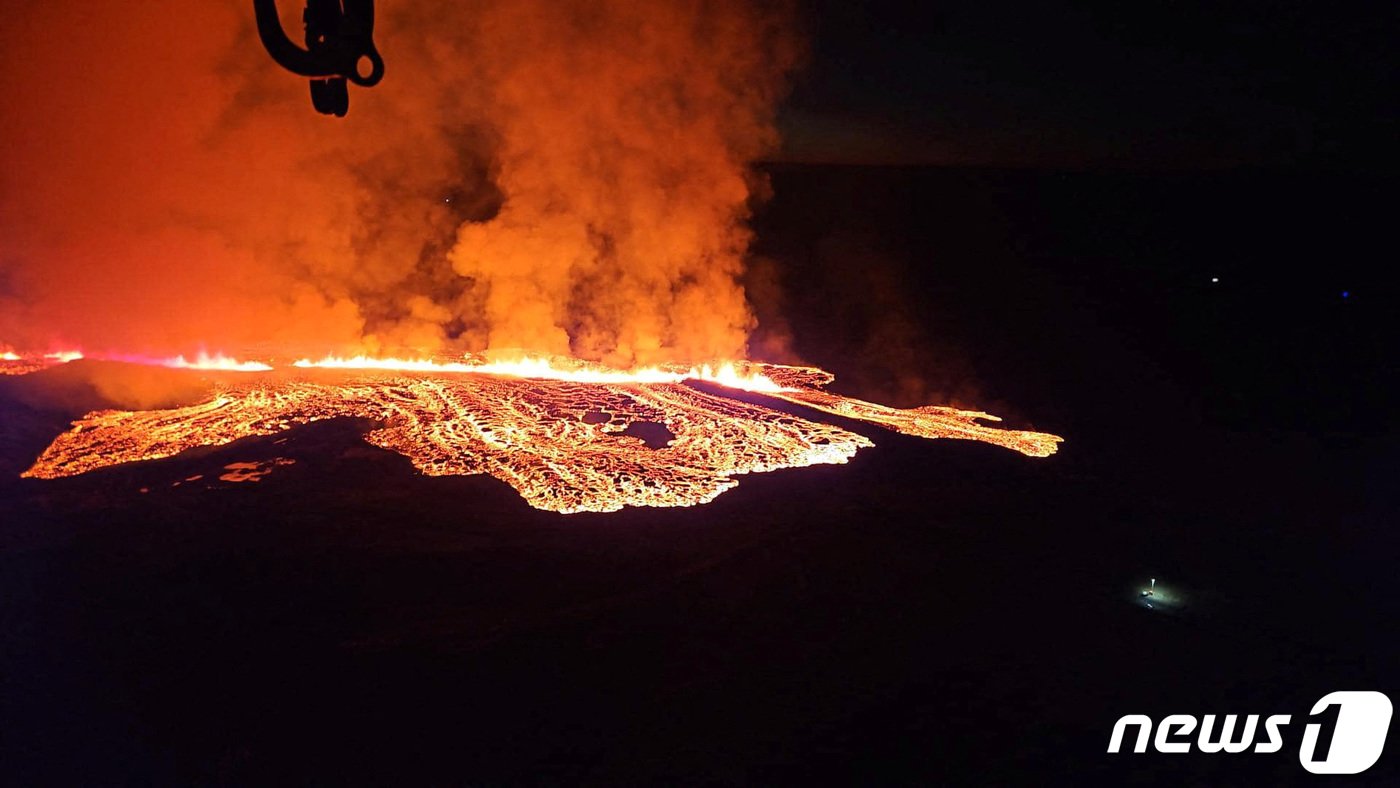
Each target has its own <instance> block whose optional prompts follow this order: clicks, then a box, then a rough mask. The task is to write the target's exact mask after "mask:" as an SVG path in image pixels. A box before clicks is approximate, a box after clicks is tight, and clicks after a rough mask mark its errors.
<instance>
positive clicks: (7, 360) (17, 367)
mask: <svg viewBox="0 0 1400 788" xmlns="http://www.w3.org/2000/svg"><path fill="white" fill-rule="evenodd" d="M82 357H83V354H82V353H79V352H78V351H76V350H65V351H61V352H57V353H35V354H21V353H16V352H14V351H13V350H7V351H5V352H4V353H0V375H28V374H29V373H31V372H38V371H39V370H41V369H48V368H49V367H53V366H57V365H59V364H67V363H68V362H70V361H76V360H78V359H80V358H82Z"/></svg>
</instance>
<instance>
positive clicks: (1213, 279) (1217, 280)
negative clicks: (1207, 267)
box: [1210, 276, 1220, 282]
mask: <svg viewBox="0 0 1400 788" xmlns="http://www.w3.org/2000/svg"><path fill="white" fill-rule="evenodd" d="M1210 281H1211V282H1219V281H1220V277H1218V276H1212V277H1211V278H1210Z"/></svg>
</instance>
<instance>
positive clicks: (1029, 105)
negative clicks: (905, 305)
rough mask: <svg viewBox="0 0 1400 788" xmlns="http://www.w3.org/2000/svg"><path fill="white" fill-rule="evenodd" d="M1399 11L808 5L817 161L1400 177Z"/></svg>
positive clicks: (809, 126) (807, 149)
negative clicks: (1379, 172) (1393, 171)
mask: <svg viewBox="0 0 1400 788" xmlns="http://www.w3.org/2000/svg"><path fill="white" fill-rule="evenodd" d="M1397 14H1400V11H1398V10H1397V6H1396V5H1395V4H1394V3H1380V2H1363V3H1348V4H1345V7H1340V6H1338V5H1337V4H1334V3H1319V2H1261V1H1258V0H1251V1H1249V2H1230V3H1220V2H1205V1H1204V0H1179V1H1177V2H1163V1H1161V0H1151V1H1149V2H1133V3H1123V2H1110V1H1099V2H1095V1H1093V0H1081V1H1080V2H1073V1H1068V0H1053V2H1044V3H1008V2H966V1H964V0H944V1H943V2H927V3H911V2H895V1H891V0H880V1H878V2H870V3H849V2H840V0H809V1H808V2H807V4H806V18H807V20H808V23H809V24H810V25H811V28H812V32H813V37H812V40H813V45H812V49H811V56H810V59H809V62H808V65H807V67H806V69H805V70H804V72H803V73H802V74H801V75H800V76H799V78H798V80H797V83H796V86H795V90H794V92H793V94H792V96H791V100H790V101H789V103H788V106H787V111H786V115H785V118H784V121H785V131H786V132H787V137H788V140H787V142H788V145H787V156H788V157H790V158H791V159H794V160H802V161H827V162H837V161H839V162H848V163H854V162H860V163H928V164H952V165H968V164H986V165H993V166H1018V165H1029V166H1034V167H1046V168H1052V167H1071V168H1080V167H1086V168H1099V167H1103V168H1134V169H1136V168H1142V169H1201V168H1215V167H1222V166H1231V165H1250V166H1265V167H1291V166H1299V167H1305V168H1343V169H1366V170H1372V169H1375V168H1377V167H1387V168H1393V167H1394V165H1395V162H1396V159H1395V156H1394V153H1393V141H1394V139H1395V135H1396V131H1397V112H1396V101H1395V96H1396V85H1397V81H1396V78H1397V76H1398V75H1400V74H1398V73H1397V65H1398V63H1400V55H1397V54H1396V48H1395V46H1394V41H1395V36H1396V33H1397V30H1400V26H1397V21H1400V20H1397Z"/></svg>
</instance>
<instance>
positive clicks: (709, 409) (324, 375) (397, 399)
mask: <svg viewBox="0 0 1400 788" xmlns="http://www.w3.org/2000/svg"><path fill="white" fill-rule="evenodd" d="M239 366H240V367H242V366H245V365H239ZM337 371H339V372H341V373H343V374H337ZM687 379H695V380H706V381H711V382H716V383H720V384H722V385H726V386H731V387H733V388H743V389H746V390H748V391H757V392H759V393H761V394H762V395H764V396H771V397H774V398H775V399H777V400H784V401H786V402H787V403H792V404H796V405H800V406H803V407H809V408H815V409H817V410H820V411H825V412H828V413H833V414H838V415H841V416H843V417H847V418H851V419H856V420H860V421H865V422H869V423H872V424H877V425H879V426H881V427H885V428H889V429H893V430H896V431H899V432H902V433H905V434H908V435H916V436H919V437H924V438H960V439H967V440H978V441H984V442H988V443H993V444H995V445H999V446H1004V447H1006V448H1009V449H1012V450H1015V451H1018V452H1021V453H1023V454H1026V455H1030V456H1038V457H1044V456H1047V455H1049V454H1052V453H1054V452H1055V451H1056V449H1057V448H1058V443H1059V441H1060V438H1058V437H1057V436H1054V435H1047V434H1043V433H1035V432H1024V431H1015V430H1002V429H998V428H995V427H990V426H986V425H983V424H979V423H978V421H979V420H987V419H990V420H995V417H992V416H988V415H987V414H982V413H976V412H971V411H960V410H956V409H953V408H938V407H926V408H916V409H913V410H899V409H895V408H888V407H885V406H883V405H877V404H874V403H870V402H865V401H862V400H857V399H852V398H849V397H843V396H841V395H838V394H833V393H830V392H827V391H824V390H822V388H821V387H822V386H824V385H826V384H827V383H829V382H830V381H831V379H832V376H831V375H830V374H829V373H827V372H825V371H823V370H820V369H815V368H808V367H784V366H776V365H765V364H756V363H735V364H726V365H720V366H718V367H713V368H706V367H700V368H694V369H686V368H674V369H671V368H665V367H658V368H647V369H644V370H639V371H631V372H628V371H619V370H608V369H606V368H603V367H598V366H596V365H586V364H581V363H577V362H573V361H571V360H565V359H558V360H552V359H545V358H530V359H525V360H519V361H513V362H495V363H481V364H473V363H466V362H437V361H430V360H417V361H412V360H402V359H372V358H359V359H323V360H322V361H320V362H311V361H305V360H304V361H301V362H297V363H296V364H295V365H294V368H293V369H291V370H284V371H283V373H282V374H279V375H274V376H258V377H256V378H240V379H237V380H234V381H232V382H230V383H221V384H220V385H219V386H218V387H217V388H216V389H215V391H214V392H213V394H212V395H211V396H210V398H209V399H208V400H207V401H205V402H202V403H199V404H196V405H191V406H188V407H181V408H173V409H169V410H150V411H110V410H109V411H98V412H95V413H91V414H88V415H87V416H86V417H84V418H82V419H80V420H79V421H77V422H76V423H75V424H74V426H73V429H72V430H70V431H69V432H67V433H64V434H63V435H60V436H59V437H58V438H57V439H55V440H54V442H53V443H52V444H51V445H50V446H49V447H48V449H46V450H45V451H44V453H43V454H42V455H41V456H40V457H39V458H38V459H37V460H36V461H35V463H34V465H33V466H32V467H31V468H30V469H29V470H28V471H26V472H25V473H24V475H25V476H27V477H33V478H58V477H63V476H72V475H76V474H80V473H85V472H87V471H91V470H96V469H98V468H105V467H108V466H111V465H118V464H122V463H127V462H136V461H142V460H155V459H160V458H163V457H170V456H173V455H176V454H179V453H180V452H183V451H185V450H187V449H191V448H194V447H198V446H221V445H224V444H227V443H230V442H232V441H235V440H238V439H240V438H246V437H250V436H256V435H271V434H275V433H278V432H282V431H284V430H287V429H290V428H292V427H294V426H297V425H300V424H307V423H310V422H314V421H321V420H324V419H330V418H341V417H353V418H362V419H370V420H373V421H375V422H377V423H378V424H379V426H378V427H377V428H375V429H374V430H372V431H371V432H369V433H368V434H367V435H366V436H365V440H366V441H368V442H369V443H371V444H373V445H375V446H378V447H381V448H384V449H388V450H390V451H394V452H398V453H399V454H402V455H404V456H405V457H408V458H409V459H410V460H411V461H412V462H413V464H414V466H415V467H416V468H418V469H419V470H420V471H421V472H423V473H425V474H428V475H430V476H444V475H469V474H478V473H484V474H488V475H491V476H493V477H495V478H497V479H500V480H502V481H504V482H506V483H507V484H509V485H511V486H512V487H514V488H515V489H516V491H518V492H519V493H520V494H521V496H522V497H524V498H525V500H526V501H527V502H528V503H529V504H530V505H531V506H534V507H536V508H539V509H545V510H548V511H555V512H561V513H573V512H584V511H592V512H610V511H616V510H618V509H621V508H623V507H624V506H692V505H696V504H702V503H706V502H708V501H711V500H713V499H714V498H715V497H716V496H718V495H719V494H721V493H723V492H724V491H725V490H728V489H730V488H732V487H734V486H735V485H737V484H738V480H737V478H736V477H738V476H741V475H743V474H747V473H762V472H766V471H772V470H777V469H780V468H796V467H804V466H808V465H816V464H833V463H837V464H839V463H844V462H846V461H847V460H849V459H850V458H851V457H852V456H853V455H854V454H855V452H856V451H857V450H858V449H861V448H865V447H869V446H873V445H874V444H873V443H872V442H871V441H870V439H868V438H866V437H864V436H862V435H859V434H856V433H854V432H850V431H848V430H845V429H841V428H839V427H836V426H833V425H830V424H824V423H822V422H820V421H814V420H812V419H809V418H805V417H803V416H801V415H798V414H797V413H791V412H785V411H784V410H781V409H779V407H778V406H777V403H776V402H775V403H774V406H772V407H770V406H767V405H762V404H755V403H752V402H745V401H740V400H738V399H734V398H732V397H729V396H724V395H722V394H714V393H708V392H705V391H700V390H698V389H696V388H694V387H692V386H689V385H686V384H685V383H683V382H682V381H684V380H687ZM638 424H651V425H653V427H654V428H655V427H664V428H665V430H666V431H668V432H669V433H670V434H671V435H672V436H673V438H672V439H671V440H670V441H669V442H667V443H665V445H664V446H660V447H654V446H649V445H648V444H647V443H646V442H645V441H643V440H642V439H641V438H639V437H636V436H634V435H632V434H631V433H630V432H629V430H630V429H631V428H632V427H633V425H638Z"/></svg>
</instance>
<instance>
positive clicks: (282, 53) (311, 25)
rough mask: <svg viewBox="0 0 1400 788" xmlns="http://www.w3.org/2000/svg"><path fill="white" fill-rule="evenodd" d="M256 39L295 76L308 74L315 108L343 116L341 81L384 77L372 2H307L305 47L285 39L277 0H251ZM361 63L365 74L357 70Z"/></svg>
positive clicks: (364, 83)
mask: <svg viewBox="0 0 1400 788" xmlns="http://www.w3.org/2000/svg"><path fill="white" fill-rule="evenodd" d="M253 11H254V13H255V14H256V15H257V19H258V37H259V38H261V39H262V42H263V46H264V47H266V48H267V52H268V54H270V55H272V59H273V60H275V61H277V63H278V64H279V65H281V66H282V67H283V68H285V69H287V70H288V71H290V72H292V73H293V74H299V75H301V76H303V77H311V78H312V80H311V103H312V104H313V105H314V106H315V107H316V110H317V111H318V112H321V113H323V114H327V115H336V116H341V117H343V116H344V115H345V113H346V112H347V111H348V110H349V107H350V95H349V92H348V90H347V89H346V86H345V82H346V80H349V81H350V82H353V83H354V84H356V85H359V86H360V87H366V88H369V87H374V86H375V85H377V84H379V81H380V80H381V79H383V78H384V59H383V58H381V57H380V56H379V50H378V49H377V48H375V46H374V0H306V10H305V11H304V12H302V20H303V21H304V22H305V23H306V48H305V49H302V48H301V47H299V46H297V45H296V44H294V43H292V40H291V39H290V38H288V37H287V33H286V32H285V31H284V30H283V29H282V20H281V19H279V18H278V16H277V0H253ZM361 61H368V62H369V73H368V74H362V73H361V72H360V63H361Z"/></svg>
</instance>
